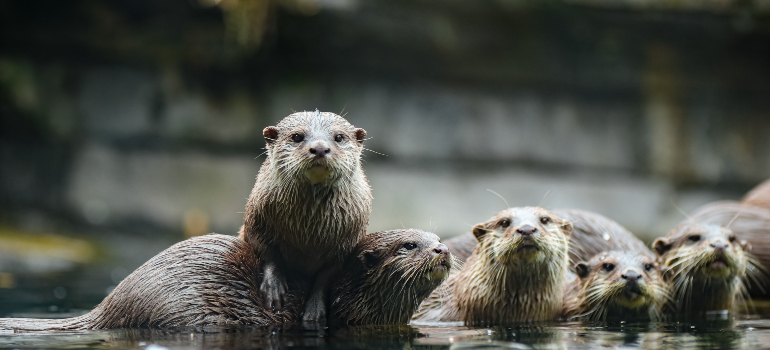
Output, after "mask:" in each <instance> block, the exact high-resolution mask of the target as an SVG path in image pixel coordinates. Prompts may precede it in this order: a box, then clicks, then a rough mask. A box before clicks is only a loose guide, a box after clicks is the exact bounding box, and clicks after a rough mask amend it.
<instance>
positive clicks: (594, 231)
mask: <svg viewBox="0 0 770 350" xmlns="http://www.w3.org/2000/svg"><path fill="white" fill-rule="evenodd" d="M551 212H552V213H553V214H554V215H556V216H558V217H561V218H563V219H565V220H567V221H569V222H571V223H572V225H573V229H572V234H571V235H570V253H569V254H570V261H571V262H572V263H573V264H576V263H578V262H580V261H585V260H588V259H591V258H592V257H593V256H595V255H596V254H598V253H600V252H603V251H610V250H621V251H632V252H644V253H646V254H649V255H651V256H654V253H653V252H652V251H651V250H650V248H648V247H647V246H646V245H645V244H644V242H642V241H641V240H639V238H637V237H636V236H635V235H634V234H633V233H631V231H629V230H627V229H626V228H625V227H623V226H621V225H620V224H618V223H617V222H615V221H613V220H612V219H610V218H607V217H605V216H602V215H600V214H597V213H593V212H590V211H585V210H579V209H558V210H553V211H551ZM477 243H478V241H477V240H476V238H475V237H474V236H473V234H471V233H467V234H463V235H460V236H457V237H455V238H452V239H450V240H447V241H446V242H445V244H446V245H447V247H449V249H450V250H451V251H452V255H453V256H455V257H456V258H457V259H460V260H461V261H465V260H466V259H467V258H468V256H470V254H471V252H473V249H474V248H475V247H476V244H477Z"/></svg>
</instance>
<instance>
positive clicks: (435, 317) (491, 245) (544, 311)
mask: <svg viewBox="0 0 770 350" xmlns="http://www.w3.org/2000/svg"><path fill="white" fill-rule="evenodd" d="M571 232H572V225H571V224H570V223H569V222H567V221H565V220H564V219H562V218H560V217H558V216H556V215H554V214H553V213H551V212H549V211H547V210H545V209H543V208H538V207H526V208H511V209H507V210H503V211H501V212H499V213H497V214H496V215H495V216H493V217H492V218H491V219H489V220H487V221H486V222H485V223H482V224H479V225H476V226H475V227H474V228H473V234H474V236H475V237H476V238H477V239H478V241H479V243H478V245H477V246H476V247H475V249H474V250H473V253H472V254H471V255H470V257H468V260H467V261H466V263H465V266H464V267H463V268H462V269H461V270H459V271H455V272H452V273H451V274H450V276H449V278H448V280H447V281H446V282H445V283H444V284H443V285H442V286H440V287H439V288H437V289H436V290H435V291H434V292H433V293H432V294H431V295H430V297H429V298H428V299H427V300H425V301H424V302H423V303H422V305H420V309H419V310H418V312H417V314H416V315H415V317H414V320H415V321H420V322H430V321H463V322H465V323H466V324H500V323H506V322H519V321H542V320H555V319H557V318H558V316H559V311H560V308H561V302H562V297H563V293H564V290H565V288H566V286H567V283H568V281H569V276H568V274H569V272H568V269H569V254H568V245H569V235H570V233H571Z"/></svg>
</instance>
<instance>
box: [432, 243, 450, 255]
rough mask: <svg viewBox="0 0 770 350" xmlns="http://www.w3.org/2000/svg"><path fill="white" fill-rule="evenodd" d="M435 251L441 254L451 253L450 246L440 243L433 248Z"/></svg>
mask: <svg viewBox="0 0 770 350" xmlns="http://www.w3.org/2000/svg"><path fill="white" fill-rule="evenodd" d="M433 252H434V253H436V254H439V255H449V248H447V246H445V245H444V244H439V245H438V246H436V247H435V248H433Z"/></svg>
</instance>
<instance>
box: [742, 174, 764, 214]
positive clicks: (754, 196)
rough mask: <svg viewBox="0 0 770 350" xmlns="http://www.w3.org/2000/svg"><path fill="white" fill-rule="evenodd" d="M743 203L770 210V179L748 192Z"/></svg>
mask: <svg viewBox="0 0 770 350" xmlns="http://www.w3.org/2000/svg"><path fill="white" fill-rule="evenodd" d="M741 202H742V203H744V204H748V205H753V206H755V207H760V208H763V209H767V210H770V180H765V182H762V183H761V184H759V185H757V187H754V188H753V189H752V190H751V191H749V193H747V194H746V195H745V196H744V197H743V200H741Z"/></svg>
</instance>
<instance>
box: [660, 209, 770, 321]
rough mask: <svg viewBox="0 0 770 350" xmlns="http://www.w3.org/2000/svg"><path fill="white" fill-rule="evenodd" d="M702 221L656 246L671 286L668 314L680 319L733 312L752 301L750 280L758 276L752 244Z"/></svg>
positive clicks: (692, 221) (680, 228) (690, 223)
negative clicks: (750, 298) (747, 286)
mask: <svg viewBox="0 0 770 350" xmlns="http://www.w3.org/2000/svg"><path fill="white" fill-rule="evenodd" d="M703 219H705V218H704V217H702V216H700V215H696V216H693V217H691V218H690V219H687V220H686V221H684V222H683V223H681V224H680V225H678V226H677V227H676V228H674V229H673V230H672V231H671V232H670V233H669V234H668V235H667V236H666V237H663V238H658V239H656V240H655V242H654V243H653V247H654V248H655V250H656V251H657V253H658V262H659V264H660V266H661V269H662V271H663V274H664V278H665V279H666V280H667V282H668V285H669V295H670V296H671V302H669V303H667V307H666V311H667V312H670V313H674V314H675V315H676V316H677V317H678V318H696V319H697V318H703V317H707V318H708V317H711V315H712V314H713V313H719V312H724V311H726V312H734V311H735V310H736V308H737V307H738V306H740V305H742V304H745V302H746V299H747V298H748V293H747V290H746V284H745V282H746V280H747V279H748V278H751V277H752V276H754V275H755V274H756V273H758V271H759V269H758V267H757V262H756V259H755V258H753V256H752V255H751V254H750V253H749V252H750V250H751V245H750V244H749V243H748V242H746V241H744V240H740V239H738V237H737V236H736V234H735V233H734V232H733V231H732V230H730V229H728V228H726V227H722V226H720V225H714V224H708V223H705V221H704V220H703Z"/></svg>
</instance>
